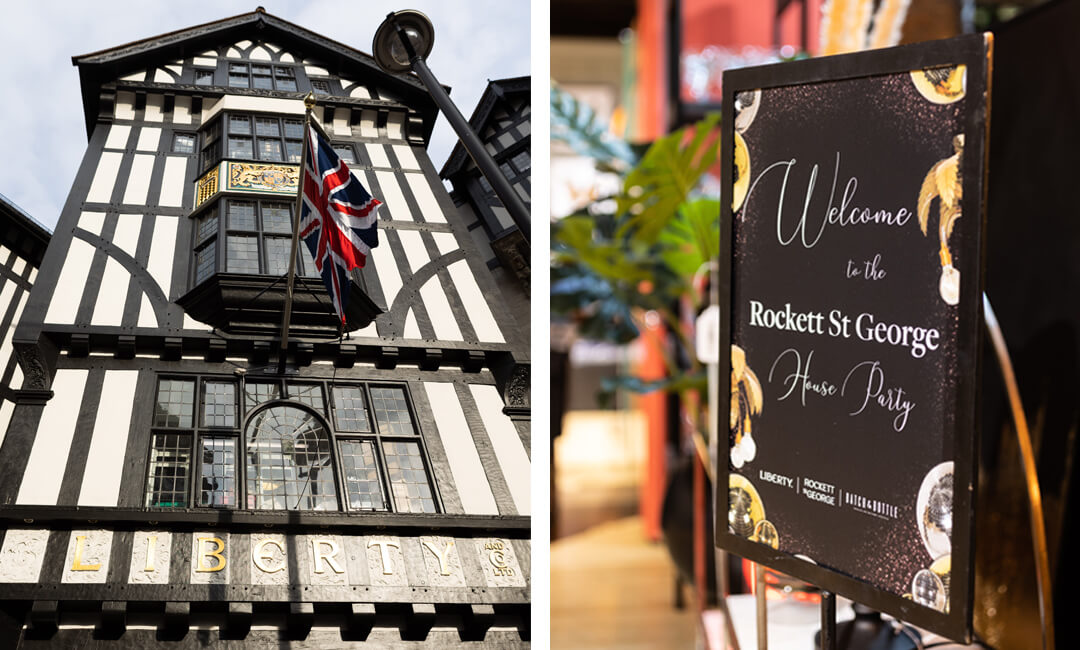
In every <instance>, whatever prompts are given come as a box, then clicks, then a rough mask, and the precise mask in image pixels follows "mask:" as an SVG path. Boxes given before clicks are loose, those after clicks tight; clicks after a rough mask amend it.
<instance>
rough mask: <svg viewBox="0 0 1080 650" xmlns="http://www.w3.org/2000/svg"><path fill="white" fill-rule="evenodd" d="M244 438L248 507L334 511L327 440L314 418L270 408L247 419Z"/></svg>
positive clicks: (284, 408) (335, 503)
mask: <svg viewBox="0 0 1080 650" xmlns="http://www.w3.org/2000/svg"><path fill="white" fill-rule="evenodd" d="M244 437H245V440H246V448H247V495H248V497H247V499H248V503H247V505H248V507H249V508H254V509H257V510H337V509H338V501H337V489H336V488H335V486H334V465H333V460H332V456H331V454H330V435H329V433H328V432H327V430H326V427H324V426H323V425H322V423H321V422H319V419H318V418H316V417H315V416H314V415H313V414H311V413H310V412H308V411H305V410H303V409H300V408H297V407H295V406H286V405H279V406H271V407H268V408H265V409H263V410H261V411H259V412H257V413H256V414H255V415H254V416H253V417H252V418H251V422H250V423H249V424H248V427H247V430H246V431H245V432H244Z"/></svg>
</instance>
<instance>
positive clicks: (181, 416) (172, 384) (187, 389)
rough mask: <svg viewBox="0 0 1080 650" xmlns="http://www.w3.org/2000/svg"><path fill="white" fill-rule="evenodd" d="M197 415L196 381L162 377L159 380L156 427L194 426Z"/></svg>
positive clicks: (155, 416) (155, 411)
mask: <svg viewBox="0 0 1080 650" xmlns="http://www.w3.org/2000/svg"><path fill="white" fill-rule="evenodd" d="M194 415H195V382H194V381H193V380H188V379H162V380H161V381H159V382H158V394H157V408H155V409H154V426H155V427H182V428H188V427H191V426H192V422H193V420H194Z"/></svg>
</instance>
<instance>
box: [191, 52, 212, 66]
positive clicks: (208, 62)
mask: <svg viewBox="0 0 1080 650" xmlns="http://www.w3.org/2000/svg"><path fill="white" fill-rule="evenodd" d="M215 56H216V54H215ZM193 63H194V64H195V65H205V66H208V67H211V68H212V67H214V66H216V65H217V59H216V58H210V57H208V56H197V57H195V59H194V61H193Z"/></svg>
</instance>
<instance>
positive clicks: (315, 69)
mask: <svg viewBox="0 0 1080 650" xmlns="http://www.w3.org/2000/svg"><path fill="white" fill-rule="evenodd" d="M304 70H305V71H306V72H307V73H308V76H312V75H314V76H316V77H329V76H330V71H329V70H327V69H326V68H322V67H319V66H317V65H305V66H304Z"/></svg>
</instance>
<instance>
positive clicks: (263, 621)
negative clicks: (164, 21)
mask: <svg viewBox="0 0 1080 650" xmlns="http://www.w3.org/2000/svg"><path fill="white" fill-rule="evenodd" d="M375 19H378V17H373V20H375ZM73 62H74V64H75V65H76V66H77V67H78V68H79V73H80V79H81V85H82V94H83V103H84V112H85V121H86V128H87V135H88V139H89V144H88V146H87V149H86V154H85V156H84V157H83V160H82V163H81V165H80V167H79V171H78V174H77V176H76V179H75V182H74V184H73V186H72V188H71V191H70V194H69V195H68V198H67V202H66V203H65V205H64V208H63V210H62V213H61V214H60V217H59V222H58V224H57V227H56V231H55V233H54V234H53V236H52V239H51V241H50V242H49V244H48V249H47V252H46V253H45V255H44V259H43V261H42V263H41V269H40V273H39V274H38V276H37V279H36V282H35V283H34V286H33V289H32V290H31V292H30V295H29V298H28V299H27V300H26V302H25V307H24V308H23V310H22V315H21V319H20V320H19V322H18V324H17V326H15V330H14V335H13V337H12V340H13V347H14V351H15V353H16V355H17V357H18V363H19V367H20V369H21V373H22V375H23V380H22V386H21V387H18V386H15V387H13V388H15V389H17V390H13V391H11V394H12V396H13V397H14V399H15V405H14V408H13V410H12V413H11V415H10V424H9V425H8V427H7V430H6V435H5V436H4V438H3V442H2V445H0V646H2V647H27V648H31V647H68V646H72V645H84V644H87V643H91V642H93V643H101V644H104V645H108V644H109V643H108V640H115V641H116V644H117V645H119V646H124V647H140V648H142V647H150V646H153V645H155V644H156V643H158V642H166V641H167V642H168V643H169V645H170V647H186V646H198V647H204V646H206V645H218V644H221V645H225V644H227V643H230V642H231V641H229V640H232V639H243V640H245V641H246V642H247V643H251V644H256V645H258V644H275V647H277V646H276V644H277V643H278V641H279V639H282V640H288V641H289V642H290V643H291V646H290V647H309V646H315V645H320V646H324V647H337V646H338V645H339V644H341V643H342V642H343V641H367V642H368V643H371V644H373V645H390V644H394V645H395V647H396V644H408V643H409V642H413V641H415V642H423V643H427V644H439V645H443V644H446V645H449V644H458V643H463V642H464V643H473V644H483V645H486V644H496V645H500V646H504V645H517V644H527V643H528V639H529V624H530V623H529V609H528V608H529V588H530V542H529V530H530V517H529V515H530V505H529V464H530V460H529V441H530V431H529V358H528V343H529V342H528V341H527V340H525V338H526V337H523V336H522V335H521V331H520V328H519V326H518V320H517V319H528V314H527V313H517V314H512V313H510V312H508V311H507V309H506V308H505V307H504V306H503V303H502V302H501V300H500V298H499V292H498V290H497V289H496V286H495V281H494V280H493V278H492V275H491V273H490V272H489V270H488V268H487V267H486V265H485V263H484V261H485V260H484V259H483V255H481V254H480V253H479V252H478V250H477V248H476V244H475V243H474V241H473V239H472V237H471V236H470V235H469V233H468V232H467V223H466V218H465V217H463V216H462V215H461V214H459V211H458V209H457V208H456V207H455V206H454V204H453V201H452V200H451V199H450V197H449V195H448V194H447V192H446V190H445V188H444V187H443V185H442V183H441V181H440V179H439V176H438V173H437V171H436V169H435V167H434V166H433V165H432V162H431V161H430V160H429V158H428V156H427V151H426V145H427V142H428V138H429V137H430V134H431V131H432V128H433V124H434V121H435V117H436V108H435V105H434V103H433V102H432V101H431V99H430V98H429V96H428V95H427V93H426V92H425V90H424V89H423V87H422V85H421V84H420V82H419V81H418V80H417V79H416V78H415V77H414V76H412V75H410V74H400V75H394V74H389V73H386V72H384V71H382V70H380V69H379V68H378V67H377V66H376V65H375V62H374V60H373V59H372V57H370V56H369V55H367V54H364V53H361V52H359V51H357V50H354V49H352V48H350V47H348V46H345V45H342V44H339V43H336V42H334V41H331V40H328V39H326V38H324V37H322V36H319V35H318V34H315V33H312V32H310V31H308V30H306V29H304V28H302V27H299V26H297V25H294V24H292V23H289V22H287V21H284V20H281V19H279V18H276V17H274V16H272V15H270V14H267V13H265V11H263V10H262V9H261V8H260V9H257V10H256V11H254V12H252V13H248V14H243V15H240V16H235V17H232V18H227V19H223V20H219V21H216V22H212V23H207V24H204V25H199V26H196V27H192V28H189V29H184V30H180V31H177V32H172V33H169V34H165V35H162V36H159V37H154V38H149V39H145V40H141V41H136V42H133V43H130V44H127V45H123V46H120V47H116V48H112V49H109V50H104V51H101V52H95V53H92V54H87V55H84V56H77V57H75V58H74V59H73ZM308 91H313V92H314V93H315V94H316V96H317V99H318V105H317V108H316V111H315V117H316V119H317V120H319V121H320V122H321V124H322V127H323V129H324V130H325V131H326V132H327V133H328V134H329V136H330V137H331V139H332V141H333V144H334V146H335V149H337V150H338V152H339V154H340V155H341V156H342V157H343V158H344V159H345V160H347V161H349V163H350V167H351V168H352V169H353V170H354V173H356V175H357V177H358V178H359V179H360V180H361V181H362V182H364V183H365V185H366V186H367V187H368V189H369V190H370V191H371V193H372V194H373V195H375V196H376V197H378V198H380V199H381V200H383V202H384V203H385V205H384V207H383V208H381V210H380V219H379V226H380V230H381V232H380V240H381V244H380V246H379V247H378V248H376V249H374V250H373V254H372V257H371V259H369V263H368V265H367V266H366V267H365V268H364V269H363V270H362V272H357V273H354V278H353V279H354V285H355V286H354V287H353V288H352V294H351V298H350V303H351V305H353V307H352V308H351V309H350V313H349V329H351V330H353V331H352V332H351V336H350V337H349V338H347V339H344V340H342V339H339V338H338V336H337V333H336V331H335V326H334V318H333V316H332V314H330V313H329V312H328V310H329V309H330V308H329V301H328V299H327V297H326V296H325V293H323V295H322V297H321V298H320V297H319V294H320V292H325V290H324V289H323V288H322V286H321V281H320V280H319V279H318V278H317V277H315V278H311V277H310V273H309V267H310V264H307V263H306V262H309V260H307V259H306V258H305V256H303V255H301V257H300V262H299V269H298V273H299V275H300V276H301V277H300V278H298V288H297V301H296V304H295V307H294V309H295V312H294V320H293V327H292V328H291V330H290V334H291V336H290V345H289V349H288V366H287V369H286V372H285V373H284V374H278V372H277V364H276V356H277V355H276V350H277V348H278V346H279V345H280V338H279V335H278V332H277V331H276V330H277V329H278V328H279V327H280V318H281V316H280V313H281V305H282V302H281V297H282V295H283V290H282V284H283V283H282V282H281V281H280V278H281V275H282V274H283V273H284V270H285V263H283V261H282V260H283V257H284V256H286V255H287V253H288V241H289V233H290V232H291V226H290V223H291V218H292V213H291V210H292V209H293V203H294V197H295V192H296V179H297V177H298V170H297V167H298V166H297V164H296V163H297V162H298V159H299V136H298V133H299V130H298V128H297V127H298V124H299V123H300V122H299V120H302V117H303V111H304V108H303V102H302V98H303V96H304V95H306V94H307V93H308ZM72 117H73V118H74V115H73V116H72ZM301 252H303V246H301ZM285 259H287V258H285ZM92 640H93V641H92ZM232 642H233V643H235V641H232ZM95 647H96V646H95ZM230 647H232V646H230Z"/></svg>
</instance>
